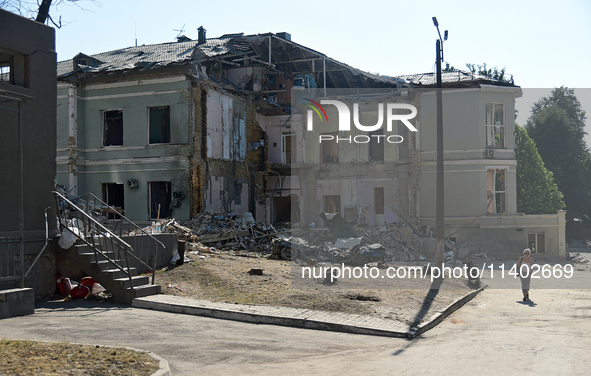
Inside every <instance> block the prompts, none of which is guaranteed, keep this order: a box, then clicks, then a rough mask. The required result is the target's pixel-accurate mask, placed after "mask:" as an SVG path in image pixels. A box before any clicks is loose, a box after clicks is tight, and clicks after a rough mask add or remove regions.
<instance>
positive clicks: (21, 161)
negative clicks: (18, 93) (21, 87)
mask: <svg viewBox="0 0 591 376" xmlns="http://www.w3.org/2000/svg"><path fill="white" fill-rule="evenodd" d="M17 108H18V145H19V146H18V147H19V169H20V171H19V173H20V186H21V187H20V188H21V197H20V200H21V202H20V214H19V222H20V224H19V227H20V229H19V230H20V237H21V241H20V243H21V244H20V264H21V274H22V278H21V281H20V287H21V288H24V287H25V169H24V153H23V112H22V102H20V101H19V102H18V105H17Z"/></svg>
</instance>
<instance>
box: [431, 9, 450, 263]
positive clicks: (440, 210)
mask: <svg viewBox="0 0 591 376" xmlns="http://www.w3.org/2000/svg"><path fill="white" fill-rule="evenodd" d="M433 24H434V25H435V27H436V28H437V34H438V35H439V39H437V42H436V43H435V52H436V62H437V185H436V190H437V201H436V208H435V237H436V239H437V249H436V252H435V265H436V266H437V267H439V268H441V271H442V273H443V262H444V257H443V255H444V249H445V244H444V231H443V227H444V218H445V216H444V205H443V200H444V195H443V188H444V184H443V182H444V180H443V98H442V95H441V86H442V85H441V62H442V61H443V41H444V40H447V30H445V33H444V39H443V40H442V39H441V33H440V32H439V23H438V22H437V18H436V17H433Z"/></svg>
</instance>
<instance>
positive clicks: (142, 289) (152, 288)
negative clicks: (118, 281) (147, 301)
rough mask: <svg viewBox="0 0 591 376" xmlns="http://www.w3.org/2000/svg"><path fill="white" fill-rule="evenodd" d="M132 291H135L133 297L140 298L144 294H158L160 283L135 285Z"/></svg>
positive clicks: (160, 289) (160, 288)
mask: <svg viewBox="0 0 591 376" xmlns="http://www.w3.org/2000/svg"><path fill="white" fill-rule="evenodd" d="M133 291H134V292H135V296H134V298H141V297H144V296H149V295H156V294H160V293H161V292H162V287H161V286H160V285H141V286H135V287H134V288H133Z"/></svg>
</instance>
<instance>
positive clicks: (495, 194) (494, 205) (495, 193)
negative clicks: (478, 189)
mask: <svg viewBox="0 0 591 376" xmlns="http://www.w3.org/2000/svg"><path fill="white" fill-rule="evenodd" d="M491 171H492V172H493V175H492V182H489V173H490V172H491ZM500 171H502V172H503V182H502V183H503V188H504V189H502V190H501V189H497V188H498V187H497V183H498V178H497V174H498V173H499V172H500ZM507 171H508V168H497V167H494V168H487V169H486V214H487V215H498V214H503V213H506V212H507ZM491 183H492V184H491ZM489 188H491V189H492V190H489ZM499 197H502V201H501V204H500V205H501V210H500V211H499V201H500V200H499V199H498V198H499ZM492 209H494V210H492Z"/></svg>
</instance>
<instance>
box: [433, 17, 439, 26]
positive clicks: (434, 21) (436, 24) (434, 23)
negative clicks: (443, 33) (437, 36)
mask: <svg viewBox="0 0 591 376" xmlns="http://www.w3.org/2000/svg"><path fill="white" fill-rule="evenodd" d="M432 19H433V25H435V27H439V22H437V17H433V18H432Z"/></svg>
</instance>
